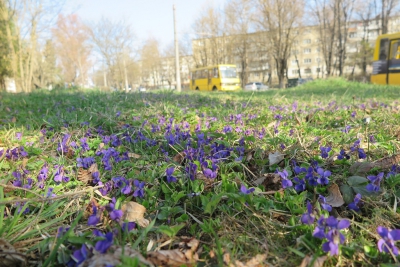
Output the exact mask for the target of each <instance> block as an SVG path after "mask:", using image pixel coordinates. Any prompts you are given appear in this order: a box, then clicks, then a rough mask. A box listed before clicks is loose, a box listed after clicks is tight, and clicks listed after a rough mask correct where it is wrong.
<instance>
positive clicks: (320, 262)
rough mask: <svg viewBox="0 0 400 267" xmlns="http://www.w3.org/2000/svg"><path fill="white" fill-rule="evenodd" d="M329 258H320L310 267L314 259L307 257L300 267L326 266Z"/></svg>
mask: <svg viewBox="0 0 400 267" xmlns="http://www.w3.org/2000/svg"><path fill="white" fill-rule="evenodd" d="M327 258H328V257H327V256H321V257H318V258H317V259H316V260H315V261H314V262H313V264H311V265H310V263H311V262H312V257H310V256H308V255H307V256H306V257H305V258H304V259H303V261H302V262H301V264H300V265H299V267H322V266H324V262H325V260H326V259H327Z"/></svg>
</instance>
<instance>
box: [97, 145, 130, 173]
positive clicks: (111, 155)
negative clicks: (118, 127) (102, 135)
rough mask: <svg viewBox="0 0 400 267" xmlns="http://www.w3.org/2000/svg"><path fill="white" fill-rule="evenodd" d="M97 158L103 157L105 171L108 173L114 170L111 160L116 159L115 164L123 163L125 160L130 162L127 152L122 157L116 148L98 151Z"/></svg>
mask: <svg viewBox="0 0 400 267" xmlns="http://www.w3.org/2000/svg"><path fill="white" fill-rule="evenodd" d="M96 155H97V156H101V155H102V156H103V158H102V160H101V161H102V162H103V166H104V170H106V171H111V170H112V164H111V159H114V162H121V161H124V160H129V156H128V153H127V152H124V153H122V155H120V152H118V151H117V150H116V149H115V148H113V147H110V148H108V149H102V150H101V151H98V152H97V153H96Z"/></svg>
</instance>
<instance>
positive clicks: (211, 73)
mask: <svg viewBox="0 0 400 267" xmlns="http://www.w3.org/2000/svg"><path fill="white" fill-rule="evenodd" d="M190 89H191V90H200V91H217V90H221V91H233V90H238V89H240V79H239V76H238V74H237V71H236V65H232V64H224V65H214V66H209V67H202V68H197V69H193V70H191V79H190Z"/></svg>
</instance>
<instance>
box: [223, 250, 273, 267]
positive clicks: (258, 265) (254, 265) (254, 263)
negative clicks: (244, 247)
mask: <svg viewBox="0 0 400 267" xmlns="http://www.w3.org/2000/svg"><path fill="white" fill-rule="evenodd" d="M266 258H267V255H266V254H257V255H256V256H254V257H253V258H251V259H250V260H249V261H247V262H246V263H243V262H241V261H238V260H236V261H235V262H231V260H230V256H229V253H225V254H224V256H223V259H224V262H225V263H226V264H227V265H228V266H229V267H263V266H265V265H264V264H263V262H264V261H265V259H266Z"/></svg>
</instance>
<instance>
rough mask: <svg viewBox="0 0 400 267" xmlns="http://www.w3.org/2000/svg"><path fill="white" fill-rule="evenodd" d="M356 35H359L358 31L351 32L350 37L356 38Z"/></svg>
mask: <svg viewBox="0 0 400 267" xmlns="http://www.w3.org/2000/svg"><path fill="white" fill-rule="evenodd" d="M356 37H357V33H356V32H351V33H349V38H356Z"/></svg>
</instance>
